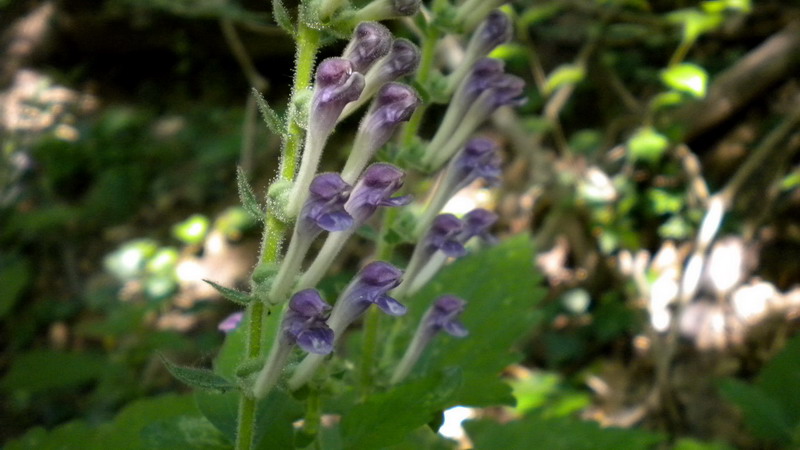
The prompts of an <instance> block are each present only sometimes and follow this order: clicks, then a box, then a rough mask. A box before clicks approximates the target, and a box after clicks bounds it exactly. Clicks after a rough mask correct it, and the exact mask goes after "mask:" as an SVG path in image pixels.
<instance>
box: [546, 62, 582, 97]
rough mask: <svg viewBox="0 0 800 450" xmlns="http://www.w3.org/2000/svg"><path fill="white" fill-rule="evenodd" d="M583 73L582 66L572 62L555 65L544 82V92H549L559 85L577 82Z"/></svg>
mask: <svg viewBox="0 0 800 450" xmlns="http://www.w3.org/2000/svg"><path fill="white" fill-rule="evenodd" d="M585 74H586V73H585V71H584V70H583V67H580V66H576V65H574V64H564V65H561V66H559V67H556V69H555V70H553V72H552V73H550V76H548V77H547V81H546V82H545V84H544V94H551V93H553V92H554V91H555V90H557V89H558V88H560V87H563V86H566V85H569V84H576V83H579V82H580V81H581V80H583V77H584V76H585Z"/></svg>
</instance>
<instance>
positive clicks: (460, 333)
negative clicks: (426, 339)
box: [442, 320, 469, 338]
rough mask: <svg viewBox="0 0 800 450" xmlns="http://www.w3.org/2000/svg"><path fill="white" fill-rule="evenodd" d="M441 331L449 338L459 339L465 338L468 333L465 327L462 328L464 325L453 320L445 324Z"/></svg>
mask: <svg viewBox="0 0 800 450" xmlns="http://www.w3.org/2000/svg"><path fill="white" fill-rule="evenodd" d="M442 329H443V330H444V331H445V332H446V333H447V334H449V335H450V336H455V337H459V338H460V337H465V336H466V335H468V334H469V331H468V330H467V328H466V327H464V324H462V323H461V322H458V321H455V320H452V321H450V322H447V323H445V324H444V326H443V327H442Z"/></svg>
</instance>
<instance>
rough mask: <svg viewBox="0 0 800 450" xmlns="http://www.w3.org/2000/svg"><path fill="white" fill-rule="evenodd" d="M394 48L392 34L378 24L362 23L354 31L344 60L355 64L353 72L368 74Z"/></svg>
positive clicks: (343, 56) (345, 51)
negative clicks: (374, 64)
mask: <svg viewBox="0 0 800 450" xmlns="http://www.w3.org/2000/svg"><path fill="white" fill-rule="evenodd" d="M391 47H392V33H391V32H390V31H389V29H388V28H386V27H385V26H383V25H381V24H379V23H377V22H361V23H360V24H358V26H357V27H356V29H355V30H354V31H353V37H352V38H351V39H350V43H348V44H347V47H346V48H345V49H344V53H343V54H342V58H345V59H349V60H350V62H351V63H353V70H355V71H356V72H360V73H362V74H363V73H366V72H367V70H369V68H370V67H372V64H373V63H375V61H377V60H378V59H380V58H382V57H384V56H385V55H386V54H387V53H389V50H390V49H391Z"/></svg>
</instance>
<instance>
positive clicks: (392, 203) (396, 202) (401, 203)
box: [380, 195, 414, 206]
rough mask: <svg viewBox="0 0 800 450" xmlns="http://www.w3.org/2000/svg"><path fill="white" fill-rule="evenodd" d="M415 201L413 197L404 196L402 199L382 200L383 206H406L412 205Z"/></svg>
mask: <svg viewBox="0 0 800 450" xmlns="http://www.w3.org/2000/svg"><path fill="white" fill-rule="evenodd" d="M413 199H414V196H412V195H403V196H401V197H393V198H387V199H383V200H381V203H380V204H381V206H405V205H408V204H409V203H411V201H412V200H413Z"/></svg>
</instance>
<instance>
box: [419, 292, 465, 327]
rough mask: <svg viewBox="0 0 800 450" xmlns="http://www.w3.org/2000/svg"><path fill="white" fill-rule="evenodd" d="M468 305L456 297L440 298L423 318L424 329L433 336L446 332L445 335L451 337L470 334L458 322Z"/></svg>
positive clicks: (446, 296) (444, 296) (445, 296)
mask: <svg viewBox="0 0 800 450" xmlns="http://www.w3.org/2000/svg"><path fill="white" fill-rule="evenodd" d="M466 305H467V302H465V301H464V300H462V299H460V298H458V297H456V296H454V295H443V296H441V297H439V298H438V299H437V300H436V301H435V302H434V303H433V305H432V306H431V307H430V308H429V309H428V312H427V313H425V316H424V318H423V323H424V327H425V328H426V329H427V330H428V332H429V333H432V334H436V333H438V332H439V331H442V330H444V332H445V333H447V334H449V335H451V336H455V337H464V336H466V335H467V334H469V332H468V331H467V329H466V328H464V324H462V323H461V322H460V321H459V320H458V318H459V316H461V313H462V312H464V307H465V306H466Z"/></svg>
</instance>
